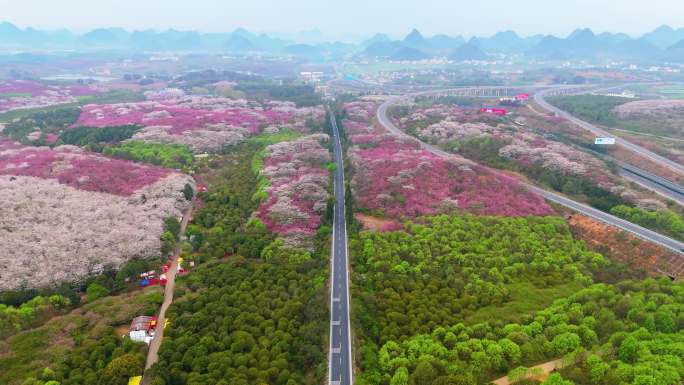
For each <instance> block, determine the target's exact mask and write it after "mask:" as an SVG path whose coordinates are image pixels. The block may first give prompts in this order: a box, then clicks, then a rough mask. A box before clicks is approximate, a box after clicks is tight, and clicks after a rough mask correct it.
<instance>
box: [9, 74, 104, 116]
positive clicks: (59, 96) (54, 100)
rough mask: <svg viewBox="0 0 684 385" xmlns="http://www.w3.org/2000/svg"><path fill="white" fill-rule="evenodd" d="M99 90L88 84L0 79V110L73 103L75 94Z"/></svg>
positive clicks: (92, 92) (98, 91)
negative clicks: (48, 83)
mask: <svg viewBox="0 0 684 385" xmlns="http://www.w3.org/2000/svg"><path fill="white" fill-rule="evenodd" d="M100 92H101V90H99V89H98V88H95V87H90V86H78V85H74V86H66V85H65V86H63V85H59V86H56V85H46V84H42V83H38V82H34V81H29V80H11V81H0V112H6V111H11V110H16V109H22V108H38V107H46V106H51V105H56V104H64V103H74V102H76V97H77V96H86V95H94V94H97V93H100Z"/></svg>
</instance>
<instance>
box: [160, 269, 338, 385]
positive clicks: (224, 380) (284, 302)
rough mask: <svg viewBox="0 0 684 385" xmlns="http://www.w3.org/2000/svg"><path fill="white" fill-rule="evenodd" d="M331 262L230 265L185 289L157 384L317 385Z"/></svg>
mask: <svg viewBox="0 0 684 385" xmlns="http://www.w3.org/2000/svg"><path fill="white" fill-rule="evenodd" d="M326 266H327V262H326V261H323V260H316V261H311V262H308V263H306V264H302V265H293V264H289V263H287V261H285V260H280V261H261V260H257V259H245V258H243V257H237V256H236V257H231V258H230V260H229V261H228V262H225V263H209V264H207V265H206V266H205V267H202V268H201V269H199V270H198V271H196V272H194V273H192V274H191V275H190V276H189V277H188V278H187V279H184V280H183V281H182V286H181V288H180V289H179V290H178V292H179V294H180V296H179V298H178V299H177V300H176V302H175V303H174V305H173V307H172V308H171V312H170V315H169V317H170V319H172V320H173V321H172V322H173V324H172V326H171V327H170V328H169V329H168V332H167V333H166V335H165V336H164V343H163V345H162V349H161V352H160V362H159V364H158V365H157V366H156V367H155V373H157V378H156V380H155V382H154V384H165V385H181V384H197V385H199V384H207V385H209V384H225V385H228V384H230V385H240V384H244V385H247V384H277V385H290V384H312V385H313V384H319V383H321V380H322V378H323V376H324V375H325V373H326V369H327V365H326V358H327V356H326V354H325V352H324V349H323V347H324V346H325V343H324V338H325V335H326V332H327V330H328V325H327V319H328V316H327V308H326V299H327V296H326V289H325V282H326V279H327V270H326Z"/></svg>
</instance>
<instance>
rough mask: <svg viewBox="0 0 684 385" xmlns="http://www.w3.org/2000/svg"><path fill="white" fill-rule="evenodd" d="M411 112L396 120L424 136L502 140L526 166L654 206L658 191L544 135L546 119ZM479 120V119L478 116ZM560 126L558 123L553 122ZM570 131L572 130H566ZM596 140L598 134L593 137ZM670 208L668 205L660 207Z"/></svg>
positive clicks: (443, 109)
mask: <svg viewBox="0 0 684 385" xmlns="http://www.w3.org/2000/svg"><path fill="white" fill-rule="evenodd" d="M409 107H410V110H409V111H410V112H409V113H408V114H407V115H406V116H403V117H399V118H397V119H395V123H396V125H397V126H398V127H400V128H401V129H402V130H404V131H406V132H411V133H413V134H415V135H416V136H417V137H418V138H420V139H421V140H423V141H426V142H428V143H431V144H435V145H438V146H442V147H447V146H449V145H455V146H456V147H458V146H461V147H462V148H465V149H467V148H468V143H469V141H475V142H477V141H478V140H491V141H496V142H497V146H498V150H497V149H494V151H496V152H495V153H494V154H490V155H494V156H497V157H499V158H501V159H503V160H506V161H508V162H511V163H513V164H515V165H516V166H518V167H519V168H520V169H522V170H525V169H531V168H534V167H541V168H543V169H545V170H552V171H556V172H560V173H562V174H566V175H568V174H569V175H574V176H578V177H581V178H584V179H586V180H588V181H591V182H593V183H595V184H596V185H598V186H600V187H602V188H604V189H606V190H608V191H610V192H613V193H615V194H617V195H620V196H621V197H622V198H623V199H625V200H626V201H630V202H633V203H635V204H637V205H639V206H641V207H653V204H654V203H653V202H654V199H653V196H652V194H644V193H641V192H639V191H637V190H635V189H634V188H633V186H631V185H630V184H629V183H627V181H625V180H624V179H622V178H621V177H620V176H619V175H616V174H614V173H612V172H611V171H610V168H609V167H607V166H606V164H605V163H604V162H603V161H602V160H601V159H599V158H598V157H596V156H594V155H592V154H590V153H588V152H586V151H582V150H581V149H579V148H577V147H573V146H571V145H568V144H566V143H563V142H560V141H556V140H553V139H549V138H545V137H543V136H542V135H541V134H540V133H539V132H540V131H542V129H540V128H539V125H538V123H535V122H538V121H539V119H540V118H538V117H535V119H534V120H530V121H528V119H527V118H526V117H525V116H517V117H516V118H515V119H516V121H518V123H522V124H523V125H520V124H514V123H513V122H512V121H511V120H502V119H498V118H491V117H488V116H483V115H482V114H479V113H478V112H477V111H476V110H467V109H461V108H459V107H454V106H446V105H439V104H437V105H433V106H430V107H428V108H425V107H420V106H417V105H410V106H409ZM478 116H481V118H478ZM478 119H479V120H478ZM549 124H553V125H554V126H555V125H558V123H555V124H554V123H553V122H551V123H549ZM564 134H566V135H570V134H569V133H564ZM592 140H593V138H592ZM659 206H661V207H664V206H663V205H662V204H661V205H659Z"/></svg>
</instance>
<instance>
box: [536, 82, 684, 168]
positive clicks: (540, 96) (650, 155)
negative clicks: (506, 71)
mask: <svg viewBox="0 0 684 385" xmlns="http://www.w3.org/2000/svg"><path fill="white" fill-rule="evenodd" d="M555 91H557V89H556V88H552V89H546V90H542V91H539V92H537V93H535V94H534V101H535V102H536V103H537V104H539V106H541V107H542V108H544V109H545V110H547V111H550V112H553V113H555V114H556V115H557V116H560V117H562V118H564V119H567V120H569V121H571V122H572V123H574V124H576V125H578V126H580V127H582V128H583V129H585V130H587V131H589V132H591V133H593V134H594V135H596V136H600V137H609V138H615V143H616V144H617V145H619V146H622V147H624V148H626V149H628V150H630V151H632V152H634V153H636V154H638V155H640V156H642V157H644V158H646V159H649V160H651V161H653V162H655V163H657V164H659V165H661V166H664V167H667V168H669V169H670V170H673V171H675V172H677V173H678V174H680V175H684V166H682V165H681V164H679V163H677V162H673V161H672V160H670V159H667V158H665V157H663V156H660V155H658V154H656V153H654V152H652V151H650V150H647V149H645V148H643V147H641V146H639V145H636V144H634V143H632V142H630V141H628V140H625V139H622V138H620V137H617V136H615V135H613V134H611V133H609V132H608V131H606V130H604V129H602V128H599V127H596V126H595V125H593V124H591V123H588V122H585V121H584V120H581V119H578V118H576V117H574V116H572V115H570V114H569V113H567V112H565V111H563V110H561V109H560V108H558V107H556V106H553V105H551V104H550V103H549V102H547V101H546V100H545V99H544V97H546V96H547V95H548V94H549V93H553V92H555Z"/></svg>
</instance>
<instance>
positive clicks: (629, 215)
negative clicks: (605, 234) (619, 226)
mask: <svg viewBox="0 0 684 385" xmlns="http://www.w3.org/2000/svg"><path fill="white" fill-rule="evenodd" d="M610 212H611V214H613V215H616V216H618V217H620V218H624V219H626V220H628V221H630V222H632V223H636V224H638V225H641V226H644V227H647V228H649V229H652V230H655V231H658V232H660V233H663V234H667V235H669V236H671V237H674V238H677V239H682V237H684V220H683V219H682V217H680V216H679V215H677V213H675V212H674V211H670V210H658V211H647V210H644V209H640V208H638V207H629V206H625V205H619V206H615V207H613V208H612V209H611V210H610Z"/></svg>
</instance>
